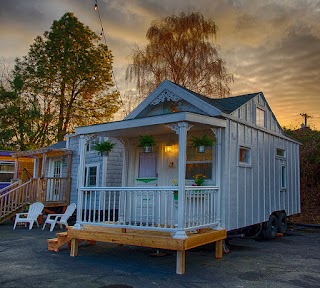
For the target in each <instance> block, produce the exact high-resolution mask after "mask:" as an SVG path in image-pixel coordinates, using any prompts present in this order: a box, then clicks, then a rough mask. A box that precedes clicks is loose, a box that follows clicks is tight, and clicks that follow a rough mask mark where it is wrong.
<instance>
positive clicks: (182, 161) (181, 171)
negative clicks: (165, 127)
mask: <svg viewBox="0 0 320 288" xmlns="http://www.w3.org/2000/svg"><path fill="white" fill-rule="evenodd" d="M190 128H191V125H190V124H189V123H187V122H179V123H178V125H177V126H176V129H174V130H176V133H177V134H178V135H179V159H178V231H177V232H176V233H175V234H174V235H173V238H178V239H184V238H187V237H188V236H187V234H186V232H185V230H184V228H185V227H184V226H185V215H184V211H185V209H184V207H185V177H186V152H187V131H188V130H189V129H190Z"/></svg>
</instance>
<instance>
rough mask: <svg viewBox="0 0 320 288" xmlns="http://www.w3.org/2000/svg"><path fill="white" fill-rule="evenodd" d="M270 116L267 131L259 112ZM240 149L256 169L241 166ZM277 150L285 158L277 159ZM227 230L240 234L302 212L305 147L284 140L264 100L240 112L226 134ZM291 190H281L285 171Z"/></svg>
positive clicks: (224, 222) (223, 165) (224, 220)
mask: <svg viewBox="0 0 320 288" xmlns="http://www.w3.org/2000/svg"><path fill="white" fill-rule="evenodd" d="M257 107H259V108H260V109H263V110H264V111H265V113H266V114H265V115H266V120H265V127H258V126H257V125H256V124H255V123H256V108H257ZM240 147H242V148H246V149H248V150H249V151H250V152H249V153H250V163H249V164H246V163H240V162H239V149H240ZM277 148H278V149H282V150H284V151H285V157H280V156H277ZM222 149H224V151H223V152H222V159H224V160H225V161H224V163H221V169H222V170H221V171H222V172H221V192H222V203H221V205H222V206H221V207H222V209H221V211H222V226H223V227H226V229H227V230H233V229H238V228H241V227H246V226H249V225H253V224H256V223H260V222H264V221H267V220H268V218H269V216H270V214H271V213H272V212H274V211H280V210H285V212H286V213H287V215H292V214H296V213H299V212H300V182H299V181H300V180H299V179H300V171H299V144H298V143H297V142H295V141H291V140H290V138H288V137H286V136H284V135H283V132H282V129H281V127H280V126H279V124H278V122H277V121H276V119H275V116H274V115H273V113H272V112H271V110H270V107H269V106H268V104H267V102H266V100H265V99H264V97H263V95H261V94H259V95H257V96H256V97H254V98H253V99H252V100H251V101H249V102H247V103H246V104H244V105H242V106H241V107H240V108H239V109H237V110H236V111H234V112H233V113H232V114H231V115H230V117H229V119H227V127H226V129H225V131H224V132H223V133H222ZM282 166H284V167H285V174H286V177H285V180H286V189H281V169H282V168H281V167H282Z"/></svg>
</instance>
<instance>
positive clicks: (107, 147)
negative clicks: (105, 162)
mask: <svg viewBox="0 0 320 288" xmlns="http://www.w3.org/2000/svg"><path fill="white" fill-rule="evenodd" d="M115 145H116V144H115V143H112V142H110V141H103V142H101V143H96V144H94V146H93V149H94V150H96V151H98V153H99V154H100V155H101V156H108V155H109V152H110V151H111V150H112V149H113V147H114V146H115Z"/></svg>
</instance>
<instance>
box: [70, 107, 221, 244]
mask: <svg viewBox="0 0 320 288" xmlns="http://www.w3.org/2000/svg"><path fill="white" fill-rule="evenodd" d="M225 125H226V124H225V120H222V119H218V118H214V117H208V116H204V115H198V114H194V113H190V112H180V113H173V114H168V115H165V116H153V117H147V118H138V119H128V120H124V121H121V122H112V123H106V124H100V125H95V126H91V127H80V128H77V130H76V134H80V165H79V166H80V167H79V169H80V171H83V173H84V171H85V165H86V151H87V145H89V143H90V141H91V139H93V138H94V137H95V136H97V135H99V136H104V137H109V139H112V138H117V139H118V140H120V141H121V142H122V143H123V146H124V150H125V152H124V158H123V175H122V187H85V183H84V178H85V177H79V178H78V181H79V183H78V187H80V188H79V189H78V201H77V203H78V204H77V208H78V209H77V223H76V225H75V227H74V228H78V229H81V227H82V225H92V226H104V227H121V228H130V229H137V230H139V229H142V230H150V231H151V230H153V231H156V230H158V231H167V232H170V233H171V234H172V235H173V237H174V238H181V239H183V238H186V237H187V234H186V232H187V231H194V232H195V231H197V229H202V228H212V229H221V226H220V224H221V215H220V212H221V201H220V199H221V189H220V177H221V175H220V170H221V134H222V129H223V128H224V127H225ZM137 131H139V134H137ZM203 131H205V133H213V134H214V136H215V138H216V139H217V140H216V145H215V146H213V147H208V151H206V154H204V155H205V156H201V157H202V158H199V157H197V156H196V155H195V153H196V152H193V151H192V152H189V151H188V149H189V148H190V147H189V148H188V146H189V145H190V144H189V139H190V137H188V134H190V135H197V134H199V133H200V134H201V133H204V132H203ZM146 134H148V135H153V136H154V137H155V139H156V142H157V145H156V147H155V148H154V154H155V156H154V157H156V160H155V161H154V163H156V164H155V168H154V175H152V174H143V173H150V169H149V167H150V166H148V167H147V168H148V169H149V170H148V171H146V172H145V171H144V170H143V169H142V168H141V167H142V165H143V163H144V162H146V161H145V160H144V158H142V157H145V156H146V155H147V156H148V155H149V154H147V153H145V152H143V151H142V150H141V148H139V147H137V146H138V142H137V141H138V136H139V135H146ZM169 145H170V146H171V149H172V151H171V152H168V151H167V146H169ZM192 149H193V148H192ZM189 150H190V149H189ZM193 150H194V149H193ZM190 153H191V154H190ZM192 153H193V154H192ZM190 155H191V156H190ZM188 157H189V158H188ZM206 157H207V158H206ZM141 159H142V160H141ZM197 159H200V160H201V161H197ZM142 161H144V162H143V163H142ZM145 170H147V169H145ZM151 170H152V169H151ZM190 171H191V172H190ZM193 171H194V172H193ZM201 171H205V172H203V173H209V174H208V176H206V177H207V179H206V180H205V183H204V186H193V185H194V184H193V182H194V181H193V180H194V179H192V176H191V175H192V174H194V173H200V172H201ZM208 171H209V172H208ZM146 176H147V177H146ZM187 177H188V178H187ZM173 180H174V183H173Z"/></svg>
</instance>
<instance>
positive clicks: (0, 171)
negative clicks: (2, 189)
mask: <svg viewBox="0 0 320 288" xmlns="http://www.w3.org/2000/svg"><path fill="white" fill-rule="evenodd" d="M0 164H2V165H10V166H13V171H2V170H0V174H8V173H10V174H12V178H11V179H14V173H15V169H16V164H15V162H13V161H0ZM0 183H4V184H7V183H9V184H10V183H11V181H9V182H1V181H0Z"/></svg>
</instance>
